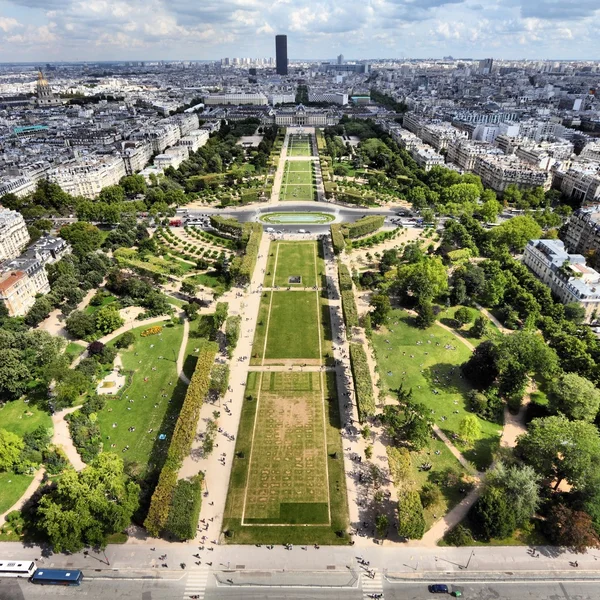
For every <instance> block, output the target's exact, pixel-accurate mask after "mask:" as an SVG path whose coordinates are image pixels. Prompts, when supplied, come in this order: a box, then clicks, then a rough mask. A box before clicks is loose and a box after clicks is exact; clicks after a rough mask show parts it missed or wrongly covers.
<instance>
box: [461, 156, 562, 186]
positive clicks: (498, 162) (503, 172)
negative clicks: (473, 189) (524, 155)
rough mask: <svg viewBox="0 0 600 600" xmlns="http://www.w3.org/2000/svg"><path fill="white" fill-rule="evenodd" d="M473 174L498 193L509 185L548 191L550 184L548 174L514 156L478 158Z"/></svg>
mask: <svg viewBox="0 0 600 600" xmlns="http://www.w3.org/2000/svg"><path fill="white" fill-rule="evenodd" d="M473 172H474V173H475V174H476V175H479V176H480V177H481V181H482V182H483V185H485V186H487V187H490V188H492V189H493V190H494V191H496V192H499V193H502V192H504V190H505V189H506V188H507V187H508V186H509V185H516V186H517V187H518V188H531V187H537V186H541V187H543V188H544V190H549V189H550V185H551V183H552V180H551V177H550V175H549V174H548V173H546V172H545V171H541V170H539V169H536V168H534V167H530V166H529V165H527V164H525V163H524V162H523V161H521V160H520V159H518V158H517V157H516V156H490V155H486V156H478V157H477V158H476V159H475V165H474V167H473Z"/></svg>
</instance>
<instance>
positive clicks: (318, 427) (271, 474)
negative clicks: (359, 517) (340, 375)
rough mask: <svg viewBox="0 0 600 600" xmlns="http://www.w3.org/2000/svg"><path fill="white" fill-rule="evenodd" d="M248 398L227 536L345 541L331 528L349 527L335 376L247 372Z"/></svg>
mask: <svg viewBox="0 0 600 600" xmlns="http://www.w3.org/2000/svg"><path fill="white" fill-rule="evenodd" d="M322 386H324V389H321V388H322ZM259 392H260V393H259ZM249 396H251V397H252V399H251V400H248V399H247V400H246V401H245V402H244V406H243V408H242V417H241V422H240V427H239V430H238V436H237V441H236V449H235V458H234V462H233V468H232V473H231V479H230V482H229V493H228V497H227V505H226V508H225V514H224V521H223V530H224V532H225V538H224V539H225V541H226V542H229V543H236V544H240V543H241V544H249V543H273V544H276V543H277V544H280V543H292V544H314V543H319V544H347V543H348V538H347V537H346V536H345V534H342V535H338V534H337V533H336V532H344V531H345V530H346V528H347V526H348V506H347V500H346V486H345V475H344V463H343V460H342V459H341V457H342V439H341V436H340V430H339V427H340V421H339V413H338V403H337V400H336V390H335V378H334V377H333V374H331V373H326V374H325V373H256V372H254V373H252V372H251V373H249V376H248V382H247V387H246V397H247V398H248V397H249ZM323 398H324V402H325V404H323ZM242 518H243V524H242ZM282 524H285V525H286V526H285V527H282V526H281V525H282Z"/></svg>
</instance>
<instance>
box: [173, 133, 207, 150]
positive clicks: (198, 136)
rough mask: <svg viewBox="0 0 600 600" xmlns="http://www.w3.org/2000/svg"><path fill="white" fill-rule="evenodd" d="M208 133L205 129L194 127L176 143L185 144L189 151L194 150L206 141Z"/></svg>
mask: <svg viewBox="0 0 600 600" xmlns="http://www.w3.org/2000/svg"><path fill="white" fill-rule="evenodd" d="M208 138H209V133H208V131H207V130H206V129H195V130H194V131H190V133H189V134H188V135H185V136H183V137H182V138H181V139H180V140H179V141H178V142H177V144H178V145H179V146H185V147H186V148H187V149H188V150H189V151H190V152H196V150H198V149H199V148H202V146H204V144H206V142H208Z"/></svg>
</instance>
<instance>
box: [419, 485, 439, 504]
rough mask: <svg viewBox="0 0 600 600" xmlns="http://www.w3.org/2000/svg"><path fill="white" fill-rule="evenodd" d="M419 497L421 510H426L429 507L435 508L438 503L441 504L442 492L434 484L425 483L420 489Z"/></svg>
mask: <svg viewBox="0 0 600 600" xmlns="http://www.w3.org/2000/svg"><path fill="white" fill-rule="evenodd" d="M419 497H420V498H421V504H422V505H423V508H428V507H430V506H435V505H436V504H438V502H441V500H442V492H441V491H440V488H439V487H438V486H437V485H435V484H434V483H426V484H425V485H424V486H423V487H422V488H421V491H420V492H419Z"/></svg>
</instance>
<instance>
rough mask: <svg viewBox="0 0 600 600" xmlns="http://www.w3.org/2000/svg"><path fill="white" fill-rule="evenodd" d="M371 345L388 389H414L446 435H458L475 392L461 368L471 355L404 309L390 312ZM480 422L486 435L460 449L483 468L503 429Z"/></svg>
mask: <svg viewBox="0 0 600 600" xmlns="http://www.w3.org/2000/svg"><path fill="white" fill-rule="evenodd" d="M388 341H389V343H388ZM417 342H422V343H421V344H417ZM373 344H374V346H375V349H376V352H377V362H378V366H379V370H380V372H381V378H382V382H383V385H384V389H385V391H388V392H389V391H390V390H394V389H397V388H398V387H399V386H400V384H401V383H402V384H403V385H404V388H405V389H411V388H412V390H413V399H414V400H415V401H417V402H422V403H423V404H425V405H426V406H427V407H428V408H430V409H431V411H432V412H431V415H430V417H431V419H432V420H433V421H434V422H435V423H436V424H437V425H438V426H439V427H440V428H441V429H442V430H443V431H444V432H445V433H446V434H447V435H449V436H452V434H453V433H456V432H458V429H459V424H460V421H461V419H462V418H463V417H464V416H465V415H466V414H467V413H468V412H469V411H468V409H467V398H466V394H467V392H468V391H469V390H470V389H471V388H470V386H469V384H468V383H467V382H466V381H465V380H464V379H463V378H462V376H461V372H460V368H459V367H460V365H461V364H462V363H463V362H465V361H466V360H467V359H468V358H469V357H470V355H471V351H470V350H469V349H468V348H467V347H466V346H465V345H464V344H463V343H462V342H461V341H460V340H459V339H457V338H456V337H455V336H454V335H452V334H451V333H450V332H448V331H446V330H444V329H442V328H441V327H439V326H438V325H434V326H433V327H430V328H429V329H426V330H422V329H418V328H417V327H416V326H415V325H414V319H413V317H410V316H408V315H407V313H406V312H404V311H400V310H394V311H392V312H391V313H390V316H389V317H388V320H387V327H383V328H382V329H381V330H380V331H378V332H375V334H374V335H373ZM447 346H448V347H449V349H447V348H446V347H447ZM434 390H437V392H438V393H437V394H436V393H435V392H434ZM390 393H392V392H390ZM392 395H393V393H392ZM478 420H479V423H480V426H481V432H482V436H481V439H480V440H478V441H477V442H476V443H475V447H474V448H471V449H468V448H464V447H462V446H461V444H460V443H459V442H458V441H456V445H457V447H458V448H459V449H460V450H461V451H462V452H463V454H464V455H465V457H466V458H467V459H468V460H470V461H471V462H473V463H474V464H475V465H477V468H479V469H483V468H485V467H487V466H489V464H490V462H491V458H492V452H493V451H494V450H495V449H496V448H497V446H498V442H499V434H500V432H501V429H502V426H501V425H498V424H496V423H490V422H489V421H484V420H483V419H478Z"/></svg>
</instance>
